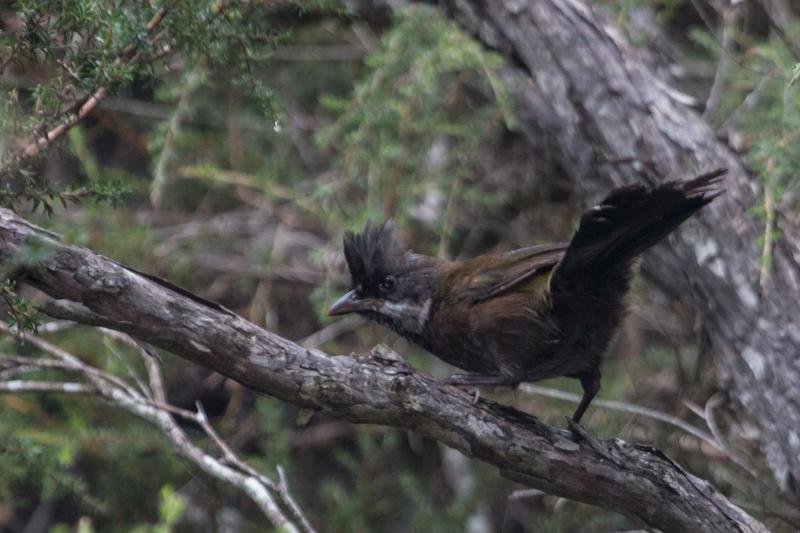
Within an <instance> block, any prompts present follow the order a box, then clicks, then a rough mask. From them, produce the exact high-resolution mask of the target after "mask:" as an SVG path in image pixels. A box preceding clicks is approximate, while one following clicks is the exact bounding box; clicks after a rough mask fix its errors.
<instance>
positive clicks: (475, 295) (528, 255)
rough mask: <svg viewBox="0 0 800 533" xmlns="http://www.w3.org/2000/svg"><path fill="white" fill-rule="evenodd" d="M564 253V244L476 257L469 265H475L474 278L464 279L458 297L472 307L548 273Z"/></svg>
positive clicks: (565, 245)
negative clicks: (471, 304)
mask: <svg viewBox="0 0 800 533" xmlns="http://www.w3.org/2000/svg"><path fill="white" fill-rule="evenodd" d="M566 249H567V244H566V243H561V244H544V245H538V246H529V247H527V248H520V249H519V250H514V251H513V252H508V253H505V254H500V255H493V256H482V257H478V258H476V259H475V260H472V261H469V262H468V263H472V262H473V261H474V262H475V266H476V267H477V268H475V269H474V271H475V273H474V275H472V276H471V277H469V276H466V278H467V279H468V281H467V283H466V284H465V286H464V288H463V290H462V291H461V292H460V296H461V298H462V299H465V300H472V301H473V302H475V303H477V302H481V301H484V300H488V299H489V298H492V297H494V296H497V295H498V294H501V293H503V292H505V291H507V290H508V289H510V288H512V287H514V286H516V285H519V284H520V283H522V282H524V281H526V280H528V279H530V278H531V277H533V276H534V275H536V274H538V273H541V272H547V271H549V270H551V269H552V268H553V267H554V266H555V265H556V264H557V263H558V261H559V260H560V259H561V257H562V256H563V255H564V251H565V250H566ZM467 268H468V269H469V267H467Z"/></svg>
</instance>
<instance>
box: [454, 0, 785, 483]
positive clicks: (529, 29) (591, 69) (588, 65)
mask: <svg viewBox="0 0 800 533" xmlns="http://www.w3.org/2000/svg"><path fill="white" fill-rule="evenodd" d="M440 4H441V6H442V7H443V9H444V10H445V11H446V12H447V13H448V14H449V15H450V16H451V17H453V18H454V19H455V20H456V21H457V22H459V23H460V25H461V26H462V27H463V28H464V29H466V30H467V31H469V32H470V33H472V34H474V35H476V36H477V37H478V38H479V39H480V40H481V41H482V42H483V43H485V45H486V46H488V47H490V48H492V49H496V50H498V51H499V52H500V53H502V54H503V55H505V56H506V57H507V58H508V59H509V63H510V65H512V66H511V67H510V68H509V81H510V86H511V87H512V88H513V91H514V93H515V95H516V100H517V103H518V114H517V118H518V119H519V123H520V127H521V129H522V130H523V131H524V133H525V134H526V136H527V137H528V138H529V139H530V141H531V143H532V145H534V146H536V147H537V148H538V150H539V151H540V153H541V154H542V158H541V161H540V163H541V162H543V163H544V164H547V166H548V169H549V170H551V171H552V170H562V171H563V172H564V173H565V174H566V176H568V177H569V178H570V179H573V180H575V182H576V184H577V186H578V187H579V188H581V189H583V193H584V195H585V196H587V197H588V196H594V195H597V194H599V193H600V191H607V190H608V189H609V188H610V187H613V186H617V185H621V184H625V183H631V182H635V181H642V180H644V181H660V180H666V179H670V178H686V177H690V176H693V175H696V174H698V173H699V172H702V171H708V170H711V169H714V168H717V167H726V168H728V169H730V174H729V176H728V178H727V179H726V182H725V190H726V194H725V195H724V196H723V197H722V198H720V199H719V200H716V201H715V202H714V203H713V204H712V205H711V206H710V208H707V209H705V210H704V211H703V213H702V214H701V215H700V216H699V217H696V219H695V221H692V222H690V223H688V224H685V225H684V226H683V228H682V230H681V231H678V232H676V233H675V234H673V236H671V237H670V239H669V245H668V246H667V245H660V246H658V247H656V248H655V249H654V250H653V251H652V252H649V253H648V254H646V255H645V259H644V265H643V271H644V272H645V274H646V275H648V276H649V278H650V279H652V280H654V281H655V282H656V283H657V284H658V285H659V286H660V288H661V289H662V290H664V291H665V292H666V293H668V294H669V295H670V296H672V297H675V298H679V299H683V300H686V301H689V302H691V303H693V304H694V306H695V308H696V309H697V310H698V312H699V313H701V315H702V316H703V318H704V323H705V325H706V329H707V331H708V334H709V335H710V338H711V343H712V346H711V353H712V354H713V355H714V358H715V362H716V365H717V368H718V370H719V375H720V377H721V384H722V386H723V387H725V388H727V389H728V390H729V391H730V396H731V397H732V398H733V399H734V400H735V401H736V402H737V404H738V406H739V409H740V412H741V419H742V421H748V422H749V423H751V424H754V425H755V427H757V428H759V430H760V443H761V447H762V450H763V452H764V454H765V456H766V459H767V462H768V463H769V465H770V468H771V469H772V471H773V473H774V475H775V478H776V479H777V481H778V483H779V484H780V486H781V487H783V488H788V489H789V490H791V491H793V492H794V494H795V495H796V496H797V497H799V498H800V486H799V484H798V481H800V394H798V393H797V384H798V383H800V365H798V364H797V361H798V358H799V357H800V305H799V304H798V295H799V294H800V290H799V289H800V252H799V250H800V231H798V228H797V227H796V225H794V224H793V223H791V222H790V221H788V220H786V219H785V218H780V217H779V218H778V221H777V224H778V229H779V230H780V232H781V237H780V239H779V240H778V241H777V242H776V243H775V247H774V250H773V252H772V256H771V257H770V258H768V260H769V261H770V263H771V268H770V269H769V276H768V277H767V278H764V276H763V275H760V268H759V267H760V262H761V261H762V257H761V248H760V247H759V245H758V240H759V238H760V237H762V236H763V235H764V232H765V229H764V224H763V222H762V221H761V220H759V219H758V218H757V217H755V216H753V215H751V214H749V213H748V212H747V210H748V209H749V208H751V207H753V206H757V205H759V203H760V202H762V187H761V184H760V181H759V179H758V178H757V177H755V176H753V175H752V174H751V173H750V172H749V171H748V170H747V169H746V168H745V166H744V164H743V162H742V161H741V160H740V158H739V157H738V156H737V155H736V154H735V153H734V152H733V151H732V150H731V149H730V148H729V147H728V146H727V145H725V144H724V143H722V142H720V141H719V140H718V139H717V138H716V137H715V134H714V131H713V130H712V129H711V128H710V127H709V126H708V124H707V123H706V122H704V121H703V119H702V117H701V116H700V115H699V114H698V113H697V112H696V111H695V110H693V109H692V108H691V107H689V104H690V103H691V100H692V99H691V98H689V97H686V96H685V95H682V94H681V93H679V92H678V91H676V90H674V89H671V88H670V87H669V86H668V85H667V84H666V83H665V82H663V81H662V80H659V79H658V78H657V77H656V76H655V75H654V74H653V72H652V71H651V70H650V69H649V68H648V66H647V65H648V63H649V61H648V56H647V51H646V50H641V49H635V48H633V47H632V46H631V45H630V44H628V43H627V42H625V40H624V39H623V38H622V37H621V36H620V35H619V34H618V33H617V32H616V31H615V30H614V29H613V28H612V27H610V26H609V25H608V24H607V22H606V19H605V18H604V16H603V14H602V13H601V12H599V10H597V9H595V8H591V7H588V6H587V5H585V4H584V3H582V2H580V1H578V0H535V1H533V0H531V1H523V0H492V1H485V0H483V1H482V0H443V1H442V2H440Z"/></svg>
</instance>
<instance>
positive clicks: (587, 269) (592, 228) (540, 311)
mask: <svg viewBox="0 0 800 533" xmlns="http://www.w3.org/2000/svg"><path fill="white" fill-rule="evenodd" d="M724 173H725V171H724V170H716V171H714V172H710V173H708V174H704V175H702V176H699V177H697V178H695V179H693V180H689V181H673V182H668V183H664V184H662V185H659V186H656V187H653V188H647V187H643V186H640V185H631V186H627V187H622V188H619V189H616V190H614V191H612V192H611V193H610V194H609V195H608V196H606V198H605V199H604V200H603V201H602V202H600V204H599V205H597V206H596V207H594V208H592V209H589V210H588V211H586V212H585V213H584V214H583V216H582V217H581V221H580V225H579V226H578V230H577V231H576V232H575V235H574V236H573V237H572V240H571V241H570V242H569V243H564V244H553V245H544V246H532V247H529V248H522V249H519V250H514V251H513V252H508V253H505V254H495V255H484V256H480V257H476V258H473V259H468V260H466V261H458V262H450V261H444V260H440V259H437V258H434V257H428V256H424V255H419V254H412V253H405V252H403V251H401V250H400V249H399V248H398V247H397V245H396V243H395V240H394V235H393V231H392V227H391V226H390V225H388V224H383V225H380V226H373V225H371V224H369V223H367V225H366V226H365V228H364V230H363V232H362V233H360V234H353V233H351V232H347V233H346V234H345V237H344V253H345V258H346V260H347V265H348V268H349V269H350V274H351V277H352V284H353V290H352V291H350V292H349V293H347V294H346V295H344V296H343V297H342V298H340V299H339V301H337V302H336V303H335V304H334V305H333V306H332V307H331V309H330V314H332V315H338V314H345V313H359V314H361V315H364V316H366V317H367V318H369V319H371V320H375V321H377V322H379V323H382V324H384V325H387V326H389V327H391V328H392V329H394V330H395V331H396V332H398V333H399V334H400V335H403V336H404V337H406V338H407V339H409V340H411V341H412V342H415V343H416V344H419V345H420V346H422V347H423V348H425V349H426V350H428V351H429V352H431V353H432V354H434V355H435V356H437V357H439V358H440V359H442V360H444V361H446V362H448V363H450V364H451V365H453V366H456V367H458V368H460V369H462V370H466V371H467V372H468V373H467V374H455V375H453V376H452V377H451V378H450V382H451V383H453V384H457V385H474V386H477V385H489V386H516V385H518V384H519V383H520V382H523V381H537V380H541V379H546V378H553V377H558V376H569V377H574V378H577V379H579V380H580V381H581V384H582V386H583V389H584V395H583V399H582V401H581V403H580V405H579V406H578V408H577V409H576V411H575V413H574V415H573V420H574V421H575V422H578V421H579V420H580V419H581V417H582V416H583V413H584V412H585V411H586V408H587V407H588V406H589V403H590V402H591V400H592V398H593V397H594V395H595V394H596V393H597V391H598V390H599V388H600V364H601V362H602V358H603V354H604V352H605V351H606V348H607V347H608V344H609V342H610V341H611V338H612V337H613V335H614V333H615V331H616V329H617V327H618V326H619V324H620V322H621V321H622V318H623V315H624V312H625V304H624V296H625V295H626V294H627V292H628V290H629V285H630V278H631V272H632V266H633V261H634V259H635V258H636V256H637V255H639V254H640V253H642V252H643V251H644V250H645V249H647V248H649V247H650V246H652V245H654V244H655V243H657V242H658V241H659V240H661V239H662V238H664V237H665V236H666V235H667V234H668V233H669V232H671V231H672V230H674V229H675V228H676V227H677V226H678V225H680V224H681V223H682V222H683V221H684V220H686V219H687V218H689V217H690V216H691V215H692V214H694V213H695V212H697V211H698V210H699V209H701V208H702V207H703V206H705V205H707V204H708V203H709V202H711V200H713V199H714V198H715V197H716V196H717V195H718V194H719V191H718V190H716V189H715V186H716V184H717V183H718V181H719V176H721V175H722V174H724Z"/></svg>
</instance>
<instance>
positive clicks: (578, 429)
mask: <svg viewBox="0 0 800 533" xmlns="http://www.w3.org/2000/svg"><path fill="white" fill-rule="evenodd" d="M567 426H569V429H570V431H572V434H573V435H574V436H575V438H576V440H582V441H584V442H586V444H588V445H589V447H590V448H591V449H593V450H594V451H596V452H597V453H598V454H599V455H600V456H601V457H602V458H603V459H607V460H608V461H611V462H612V463H614V464H615V465H617V466H620V467H621V466H622V465H621V464H620V462H619V461H618V460H617V459H616V458H615V457H614V456H612V455H611V454H610V453H608V451H607V450H606V449H605V448H604V447H603V446H602V445H601V444H600V443H599V442H598V441H597V439H595V438H594V437H592V436H591V435H589V433H588V432H587V431H586V430H585V429H584V428H583V426H581V425H580V423H578V422H575V420H573V419H572V418H569V417H567Z"/></svg>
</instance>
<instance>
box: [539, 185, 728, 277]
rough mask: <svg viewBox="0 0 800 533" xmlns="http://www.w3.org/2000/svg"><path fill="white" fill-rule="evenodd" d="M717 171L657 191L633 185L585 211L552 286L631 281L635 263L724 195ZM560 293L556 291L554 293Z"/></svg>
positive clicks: (654, 188) (612, 194) (665, 186)
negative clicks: (673, 231) (648, 250)
mask: <svg viewBox="0 0 800 533" xmlns="http://www.w3.org/2000/svg"><path fill="white" fill-rule="evenodd" d="M726 172H727V170H725V169H718V170H715V171H713V172H709V173H707V174H703V175H701V176H698V177H696V178H694V179H692V180H687V181H670V182H667V183H663V184H661V185H658V186H656V187H652V188H649V187H644V186H641V185H630V186H627V187H621V188H619V189H615V190H614V191H612V192H611V193H610V194H609V195H608V196H606V198H605V199H604V200H603V201H602V202H600V204H599V205H597V206H595V207H593V208H592V209H589V210H588V211H586V212H585V213H584V214H583V216H582V217H581V222H580V225H579V227H578V230H577V231H576V232H575V235H574V236H573V238H572V240H571V241H570V243H569V247H568V248H567V250H566V252H565V254H564V257H563V258H562V259H561V261H560V262H559V265H558V267H557V268H556V271H555V272H554V277H553V280H552V281H553V283H555V284H557V285H558V284H561V285H562V288H564V289H568V288H569V286H570V285H574V284H575V283H578V284H579V283H580V282H581V280H582V281H585V282H589V283H596V282H597V281H598V280H599V279H606V280H608V281H613V280H614V279H615V278H616V279H620V281H623V279H621V278H619V277H618V276H621V277H622V278H627V276H628V273H629V271H630V265H631V262H632V260H633V259H634V258H635V257H636V256H637V255H639V254H640V253H642V252H643V251H644V250H646V249H647V248H649V247H651V246H653V245H654V244H656V243H657V242H658V241H660V240H661V239H663V238H664V237H666V236H667V234H669V233H670V232H671V231H672V230H674V229H675V228H677V227H678V226H679V225H680V224H681V223H682V222H683V221H684V220H686V219H687V218H689V217H690V216H692V215H693V214H694V213H696V212H697V211H698V210H700V209H701V208H703V207H704V206H706V205H708V203H709V202H711V201H712V200H713V199H714V198H716V197H717V196H718V195H719V194H720V193H721V192H722V191H721V190H719V189H718V188H717V185H718V184H719V182H720V176H722V175H723V174H725V173H726ZM554 288H555V287H554Z"/></svg>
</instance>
